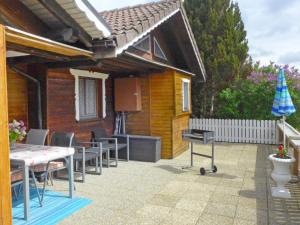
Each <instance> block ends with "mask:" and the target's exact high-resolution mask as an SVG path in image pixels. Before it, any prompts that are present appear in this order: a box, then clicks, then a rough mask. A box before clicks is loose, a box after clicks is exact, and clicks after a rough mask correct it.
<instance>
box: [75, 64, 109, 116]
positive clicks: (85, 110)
mask: <svg viewBox="0 0 300 225" xmlns="http://www.w3.org/2000/svg"><path fill="white" fill-rule="evenodd" d="M70 73H71V74H72V75H73V76H74V78H75V119H76V120H77V121H80V120H81V119H91V118H97V117H99V116H100V115H101V116H102V117H103V118H105V117H106V88H105V81H106V80H107V78H108V77H109V75H108V74H104V73H98V72H91V71H87V70H76V69H70ZM101 81H102V82H101ZM101 83H102V84H101ZM98 85H99V86H98ZM101 91H102V93H101ZM89 96H91V97H89ZM98 100H99V101H98ZM100 100H101V103H102V105H99V104H98V103H100ZM101 109H102V113H101V112H100V110H101Z"/></svg>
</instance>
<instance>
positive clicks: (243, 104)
mask: <svg viewBox="0 0 300 225" xmlns="http://www.w3.org/2000/svg"><path fill="white" fill-rule="evenodd" d="M279 68H280V67H279V66H278V65H275V64H273V63H270V65H268V66H260V64H259V62H257V63H256V64H254V65H253V71H252V72H251V74H249V76H248V77H247V78H246V79H243V80H236V81H235V82H234V83H233V84H232V85H231V87H229V88H226V89H224V90H222V91H221V92H220V94H219V95H218V98H217V102H218V104H217V105H218V108H217V112H216V117H218V118H229V119H257V120H268V119H278V117H275V116H273V115H272V114H271V108H272V105H273V100H274V95H275V89H276V84H277V73H278V70H279ZM284 69H285V75H286V80H287V84H288V87H289V92H290V95H291V97H292V100H293V103H294V105H295V107H296V110H297V109H299V111H296V113H294V114H292V115H291V116H289V117H288V119H287V121H288V123H290V124H291V125H292V126H294V127H296V128H298V129H299V128H300V74H299V72H298V70H296V69H295V68H289V67H288V66H285V67H284Z"/></svg>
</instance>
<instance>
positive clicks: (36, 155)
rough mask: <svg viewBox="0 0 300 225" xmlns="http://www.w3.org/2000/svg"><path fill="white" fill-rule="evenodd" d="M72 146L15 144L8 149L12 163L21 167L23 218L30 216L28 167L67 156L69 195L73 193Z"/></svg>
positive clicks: (71, 195) (27, 218)
mask: <svg viewBox="0 0 300 225" xmlns="http://www.w3.org/2000/svg"><path fill="white" fill-rule="evenodd" d="M74 152H75V150H74V148H67V147H55V146H40V145H27V144H16V148H15V149H13V150H11V151H10V160H11V162H12V164H18V165H21V166H22V168H23V197H24V219H25V220H29V218H30V212H29V209H30V206H29V200H30V192H29V167H30V166H35V165H38V164H44V163H48V162H49V161H53V160H57V159H61V158H67V159H68V162H69V163H68V176H69V196H70V198H73V195H74V174H73V155H74Z"/></svg>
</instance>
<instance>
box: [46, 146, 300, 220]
mask: <svg viewBox="0 0 300 225" xmlns="http://www.w3.org/2000/svg"><path fill="white" fill-rule="evenodd" d="M200 150H201V151H200ZM274 150H275V147H273V146H272V145H256V144H224V143H220V144H217V145H216V165H218V169H219V171H218V173H216V174H208V175H206V176H200V175H199V167H200V166H203V165H205V164H207V165H209V160H206V159H202V158H199V159H197V160H195V165H194V167H193V168H192V169H189V170H182V166H185V165H187V164H188V162H189V160H190V158H189V157H190V155H189V152H188V151H187V152H185V153H184V154H182V155H181V156H179V157H177V158H176V159H173V160H160V161H159V162H158V163H155V164H154V163H143V162H136V161H130V162H123V163H122V162H121V163H120V165H119V167H118V168H109V169H105V170H104V174H103V176H93V175H88V176H87V177H86V183H84V184H81V183H76V195H80V196H84V197H86V198H88V199H91V200H92V204H90V205H88V206H86V207H85V208H83V209H81V210H80V211H78V212H77V213H75V214H73V215H72V216H70V217H68V218H67V219H65V220H63V221H62V222H61V223H60V224H73V225H74V224H110V225H112V224H131V225H133V224H168V225H170V224H181V225H184V224H186V225H187V224H201V225H203V224H208V225H212V224H223V225H226V224H236V225H237V224H298V223H299V221H300V207H299V200H300V196H299V190H300V188H299V184H297V183H296V184H295V183H293V184H289V185H288V186H289V189H290V190H291V193H292V198H291V199H287V200H282V199H279V198H273V197H272V196H271V195H270V187H271V186H273V185H274V183H273V181H272V180H271V178H270V172H271V162H270V161H269V160H267V156H268V155H269V154H270V153H272V152H273V151H274ZM196 151H199V152H201V153H209V151H210V146H206V145H197V147H196ZM65 187H66V181H55V185H54V186H53V187H52V188H53V189H54V190H56V191H67V189H66V188H65Z"/></svg>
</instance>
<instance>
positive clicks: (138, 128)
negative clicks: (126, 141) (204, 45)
mask: <svg viewBox="0 0 300 225" xmlns="http://www.w3.org/2000/svg"><path fill="white" fill-rule="evenodd" d="M15 9H17V10H15ZM0 11H1V21H2V23H3V24H4V25H5V26H6V27H5V29H6V30H7V31H8V32H9V33H12V35H22V36H25V37H24V38H25V39H38V40H39V41H41V42H43V41H44V40H45V41H48V42H49V43H51V44H53V45H61V46H62V47H68V48H71V49H72V50H73V51H78V52H77V53H76V54H73V55H64V53H63V52H60V51H56V50H54V49H51V46H48V47H47V48H46V47H41V48H40V46H39V45H37V44H36V45H35V44H33V45H32V46H24V45H25V44H26V43H25V42H24V43H14V42H10V41H9V39H8V43H7V48H8V49H7V50H8V51H7V64H8V66H7V71H8V72H7V75H8V76H7V78H8V115H9V120H12V119H18V120H20V119H21V120H23V121H25V123H26V124H28V127H29V128H38V127H43V128H47V129H49V130H50V131H74V132H75V133H76V136H77V138H79V139H81V140H89V139H90V134H91V130H92V129H93V128H95V127H105V128H106V129H107V131H108V132H110V133H111V132H113V129H114V126H115V117H116V112H126V114H127V120H126V132H127V133H129V134H140V135H151V136H159V137H161V138H162V158H172V157H175V156H176V155H178V154H180V153H181V152H182V151H184V150H186V149H187V143H185V142H183V141H182V139H181V130H182V129H184V128H187V126H188V119H189V116H190V113H191V104H190V103H191V100H190V97H191V95H190V91H191V88H190V85H191V78H192V77H193V76H201V77H203V81H204V80H205V70H204V67H203V63H202V61H201V58H200V54H199V51H198V48H197V45H196V43H195V39H194V37H193V33H192V30H191V28H190V26H189V23H188V20H187V17H186V14H185V10H184V8H183V6H182V3H181V1H178V0H165V1H159V2H155V3H149V4H144V5H137V6H133V7H127V8H121V9H116V10H111V11H104V12H100V13H98V12H97V11H96V9H95V8H93V6H92V5H91V4H90V3H89V2H88V1H87V0H22V1H18V0H10V1H6V0H5V1H3V2H2V3H1V5H0ZM23 44H24V45H23ZM62 51H64V50H62ZM37 83H38V84H39V86H40V89H39V90H38V89H37ZM39 92H40V95H41V96H40V102H39V97H38V95H39Z"/></svg>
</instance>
